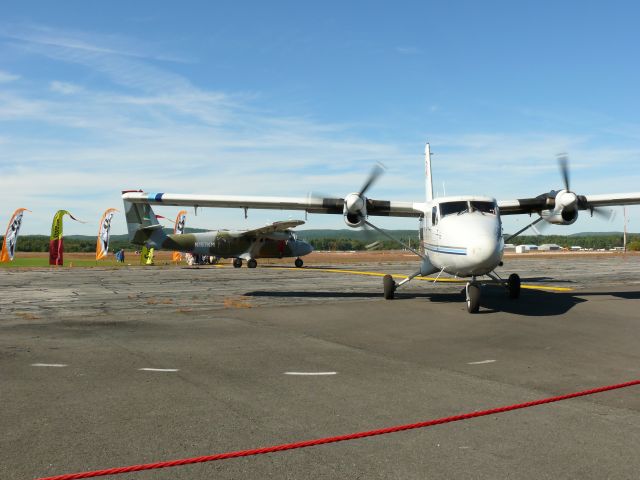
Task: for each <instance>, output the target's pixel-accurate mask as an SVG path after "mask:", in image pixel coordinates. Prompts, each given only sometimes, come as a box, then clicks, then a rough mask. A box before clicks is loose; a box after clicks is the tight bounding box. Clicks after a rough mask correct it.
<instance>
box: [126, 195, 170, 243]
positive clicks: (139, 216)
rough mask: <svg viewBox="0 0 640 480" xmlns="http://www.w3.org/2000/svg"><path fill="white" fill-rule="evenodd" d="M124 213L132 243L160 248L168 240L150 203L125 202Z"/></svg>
mask: <svg viewBox="0 0 640 480" xmlns="http://www.w3.org/2000/svg"><path fill="white" fill-rule="evenodd" d="M124 213H125V217H126V219H127V230H128V232H129V241H130V242H131V243H133V244H136V245H147V246H149V247H160V246H161V245H162V242H163V241H164V240H165V238H167V234H166V233H164V231H163V230H162V225H160V224H159V223H158V219H157V218H156V214H155V213H154V211H153V209H152V208H151V205H149V204H148V203H133V202H131V201H129V200H124Z"/></svg>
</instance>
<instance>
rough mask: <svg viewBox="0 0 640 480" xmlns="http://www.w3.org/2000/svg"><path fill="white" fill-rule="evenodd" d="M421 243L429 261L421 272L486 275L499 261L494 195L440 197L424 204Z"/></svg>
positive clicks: (499, 229)
mask: <svg viewBox="0 0 640 480" xmlns="http://www.w3.org/2000/svg"><path fill="white" fill-rule="evenodd" d="M426 207H427V208H426V209H425V221H424V225H423V247H424V251H425V254H426V256H427V257H428V261H429V263H430V264H425V263H423V268H422V270H423V274H426V273H428V272H429V271H430V273H432V272H436V271H441V270H442V271H444V272H446V273H449V274H451V275H456V276H458V277H471V276H476V275H485V274H487V273H489V272H491V271H492V270H494V269H495V268H496V267H497V266H498V265H499V264H500V262H501V261H502V255H503V253H504V240H503V238H502V222H501V219H500V212H499V210H498V207H497V203H496V201H495V199H493V198H490V197H480V196H459V197H443V198H438V199H435V200H433V201H432V202H430V203H428V204H426Z"/></svg>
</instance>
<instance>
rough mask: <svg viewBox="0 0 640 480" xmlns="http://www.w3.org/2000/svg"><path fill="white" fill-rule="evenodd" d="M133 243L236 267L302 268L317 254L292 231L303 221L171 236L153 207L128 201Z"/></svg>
mask: <svg viewBox="0 0 640 480" xmlns="http://www.w3.org/2000/svg"><path fill="white" fill-rule="evenodd" d="M124 210H125V216H126V219H127V229H128V231H129V241H130V242H131V243H133V244H135V245H144V246H146V247H147V248H155V249H161V250H174V251H180V252H189V253H194V254H200V255H212V256H215V257H221V258H233V259H234V260H233V266H234V267H236V268H240V267H241V266H242V260H246V261H247V267H249V268H256V266H257V265H258V262H257V261H256V259H257V258H284V257H295V258H296V260H295V266H296V267H302V265H303V261H302V259H301V258H300V257H303V256H305V255H307V254H309V253H311V252H312V251H313V247H312V246H311V245H309V244H308V243H307V242H303V241H302V240H298V239H297V237H296V234H295V233H294V232H293V231H291V228H293V227H297V226H299V225H302V224H304V221H302V220H290V221H284V222H274V223H272V224H271V225H267V226H264V227H260V228H256V229H254V230H236V231H233V230H213V231H210V232H203V233H183V234H172V235H168V234H166V233H165V232H164V230H163V228H162V225H160V223H158V219H157V218H156V215H155V213H154V212H153V210H152V209H151V206H150V205H149V204H144V203H133V202H130V201H128V200H125V201H124Z"/></svg>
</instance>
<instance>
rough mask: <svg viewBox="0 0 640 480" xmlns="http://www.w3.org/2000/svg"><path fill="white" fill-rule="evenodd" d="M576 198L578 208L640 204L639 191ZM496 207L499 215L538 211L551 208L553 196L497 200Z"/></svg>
mask: <svg viewBox="0 0 640 480" xmlns="http://www.w3.org/2000/svg"><path fill="white" fill-rule="evenodd" d="M551 193H554V192H551ZM577 199H578V202H577V203H578V209H579V210H589V209H592V208H598V207H612V206H618V205H637V204H640V192H634V193H610V194H599V195H577ZM498 207H499V208H500V214H501V215H519V214H531V213H540V212H541V211H542V210H551V209H553V208H554V207H555V198H554V196H553V195H550V194H542V195H539V196H537V197H533V198H520V199H516V200H499V201H498Z"/></svg>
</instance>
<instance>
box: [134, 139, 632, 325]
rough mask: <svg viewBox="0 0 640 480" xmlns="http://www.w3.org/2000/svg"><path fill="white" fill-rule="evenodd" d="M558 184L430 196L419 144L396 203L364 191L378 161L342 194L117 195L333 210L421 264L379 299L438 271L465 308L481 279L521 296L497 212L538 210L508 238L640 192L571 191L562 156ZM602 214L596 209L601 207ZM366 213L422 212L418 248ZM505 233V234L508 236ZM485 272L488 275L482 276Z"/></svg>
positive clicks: (389, 284)
mask: <svg viewBox="0 0 640 480" xmlns="http://www.w3.org/2000/svg"><path fill="white" fill-rule="evenodd" d="M560 167H561V172H562V175H563V179H564V188H563V189H561V190H559V191H554V190H552V191H551V192H549V193H543V194H541V195H538V196H537V197H533V198H523V199H516V200H503V201H497V200H496V199H495V198H492V197H486V196H475V195H465V196H455V197H454V196H449V197H439V198H434V195H433V182H432V176H431V153H430V148H429V144H428V143H427V144H426V146H425V175H426V182H425V183H426V201H425V202H419V203H417V202H394V201H386V200H373V199H370V198H368V197H367V196H366V195H365V193H366V192H367V190H368V189H369V188H370V187H371V185H372V184H373V183H374V182H375V180H376V179H377V178H378V177H379V176H380V174H381V173H382V168H381V167H379V166H377V167H376V168H374V170H373V171H372V173H371V175H370V176H369V178H368V179H367V181H366V182H365V184H364V185H363V186H362V188H361V189H360V191H359V192H354V193H350V194H348V195H346V196H345V197H344V198H318V197H311V196H310V197H302V198H292V197H257V196H235V195H190V194H171V193H144V192H128V193H123V195H122V198H123V200H126V201H129V202H133V203H144V204H150V205H173V206H192V207H196V208H197V207H223V208H243V209H244V211H245V215H246V213H247V210H248V209H250V208H257V209H281V210H304V211H306V212H308V213H330V214H339V215H342V216H343V217H344V221H345V223H346V224H347V225H348V226H349V227H352V228H359V227H364V228H372V229H374V230H376V231H378V232H379V233H381V234H382V235H385V236H387V237H389V238H390V239H391V240H393V241H395V242H397V243H398V244H400V245H402V246H403V247H404V248H407V249H408V250H411V251H412V252H414V253H415V254H416V255H418V256H419V257H421V259H422V262H421V264H420V269H419V270H417V271H416V272H415V273H413V274H411V275H410V276H409V277H408V278H406V279H404V280H402V281H401V282H399V283H396V282H395V281H394V280H393V278H392V277H391V275H385V277H384V279H383V290H384V298H386V299H392V298H393V297H394V293H395V291H396V290H397V289H398V288H400V287H401V286H403V285H405V284H406V283H407V282H409V281H411V280H412V279H413V278H415V277H417V276H427V275H432V274H434V273H438V276H440V275H441V274H442V273H443V272H444V273H448V274H450V275H454V276H456V277H462V278H469V281H468V282H467V284H466V288H465V294H466V302H467V310H468V311H469V312H470V313H475V312H477V311H478V309H479V307H480V296H481V295H480V292H481V291H480V287H481V285H482V284H487V283H498V284H500V285H503V286H505V287H506V288H507V290H508V293H509V296H510V297H511V298H518V297H519V295H520V277H519V276H518V275H517V274H515V273H513V274H511V275H510V276H509V278H508V279H507V280H503V279H502V278H500V277H499V276H498V274H497V273H496V272H495V269H496V267H498V266H501V265H502V256H503V253H504V243H505V240H504V238H503V235H502V221H501V216H502V215H517V214H528V215H531V214H533V213H536V214H538V215H539V217H538V218H537V219H536V220H535V221H534V222H532V223H530V224H529V225H527V226H526V227H525V228H523V229H521V230H520V231H518V232H517V233H515V234H514V235H512V236H511V237H509V239H511V238H513V237H515V236H517V235H519V234H521V233H522V232H524V231H525V230H527V229H528V228H529V227H532V226H533V225H535V224H536V223H538V222H540V221H545V222H547V223H551V224H555V225H571V224H573V223H574V222H575V221H576V220H577V218H578V213H579V211H581V210H587V211H590V212H591V214H592V215H593V213H598V212H599V210H598V208H600V207H604V206H614V205H632V204H640V192H635V193H619V194H605V195H577V194H576V193H574V192H573V191H571V190H570V188H569V174H568V166H567V160H566V157H563V158H561V159H560ZM600 213H601V212H600ZM369 216H393V217H415V218H419V219H420V224H421V225H420V234H421V243H422V247H423V251H424V253H421V252H419V251H417V250H415V249H413V248H411V247H409V246H408V245H405V244H404V243H403V242H401V241H399V240H397V239H395V238H393V237H392V236H391V235H389V234H388V233H387V232H385V231H384V230H381V229H380V228H378V227H376V226H375V225H373V224H372V223H371V222H369V220H368V217H369ZM509 239H507V240H509ZM483 276H487V277H489V280H486V279H484V280H480V277H483Z"/></svg>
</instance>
